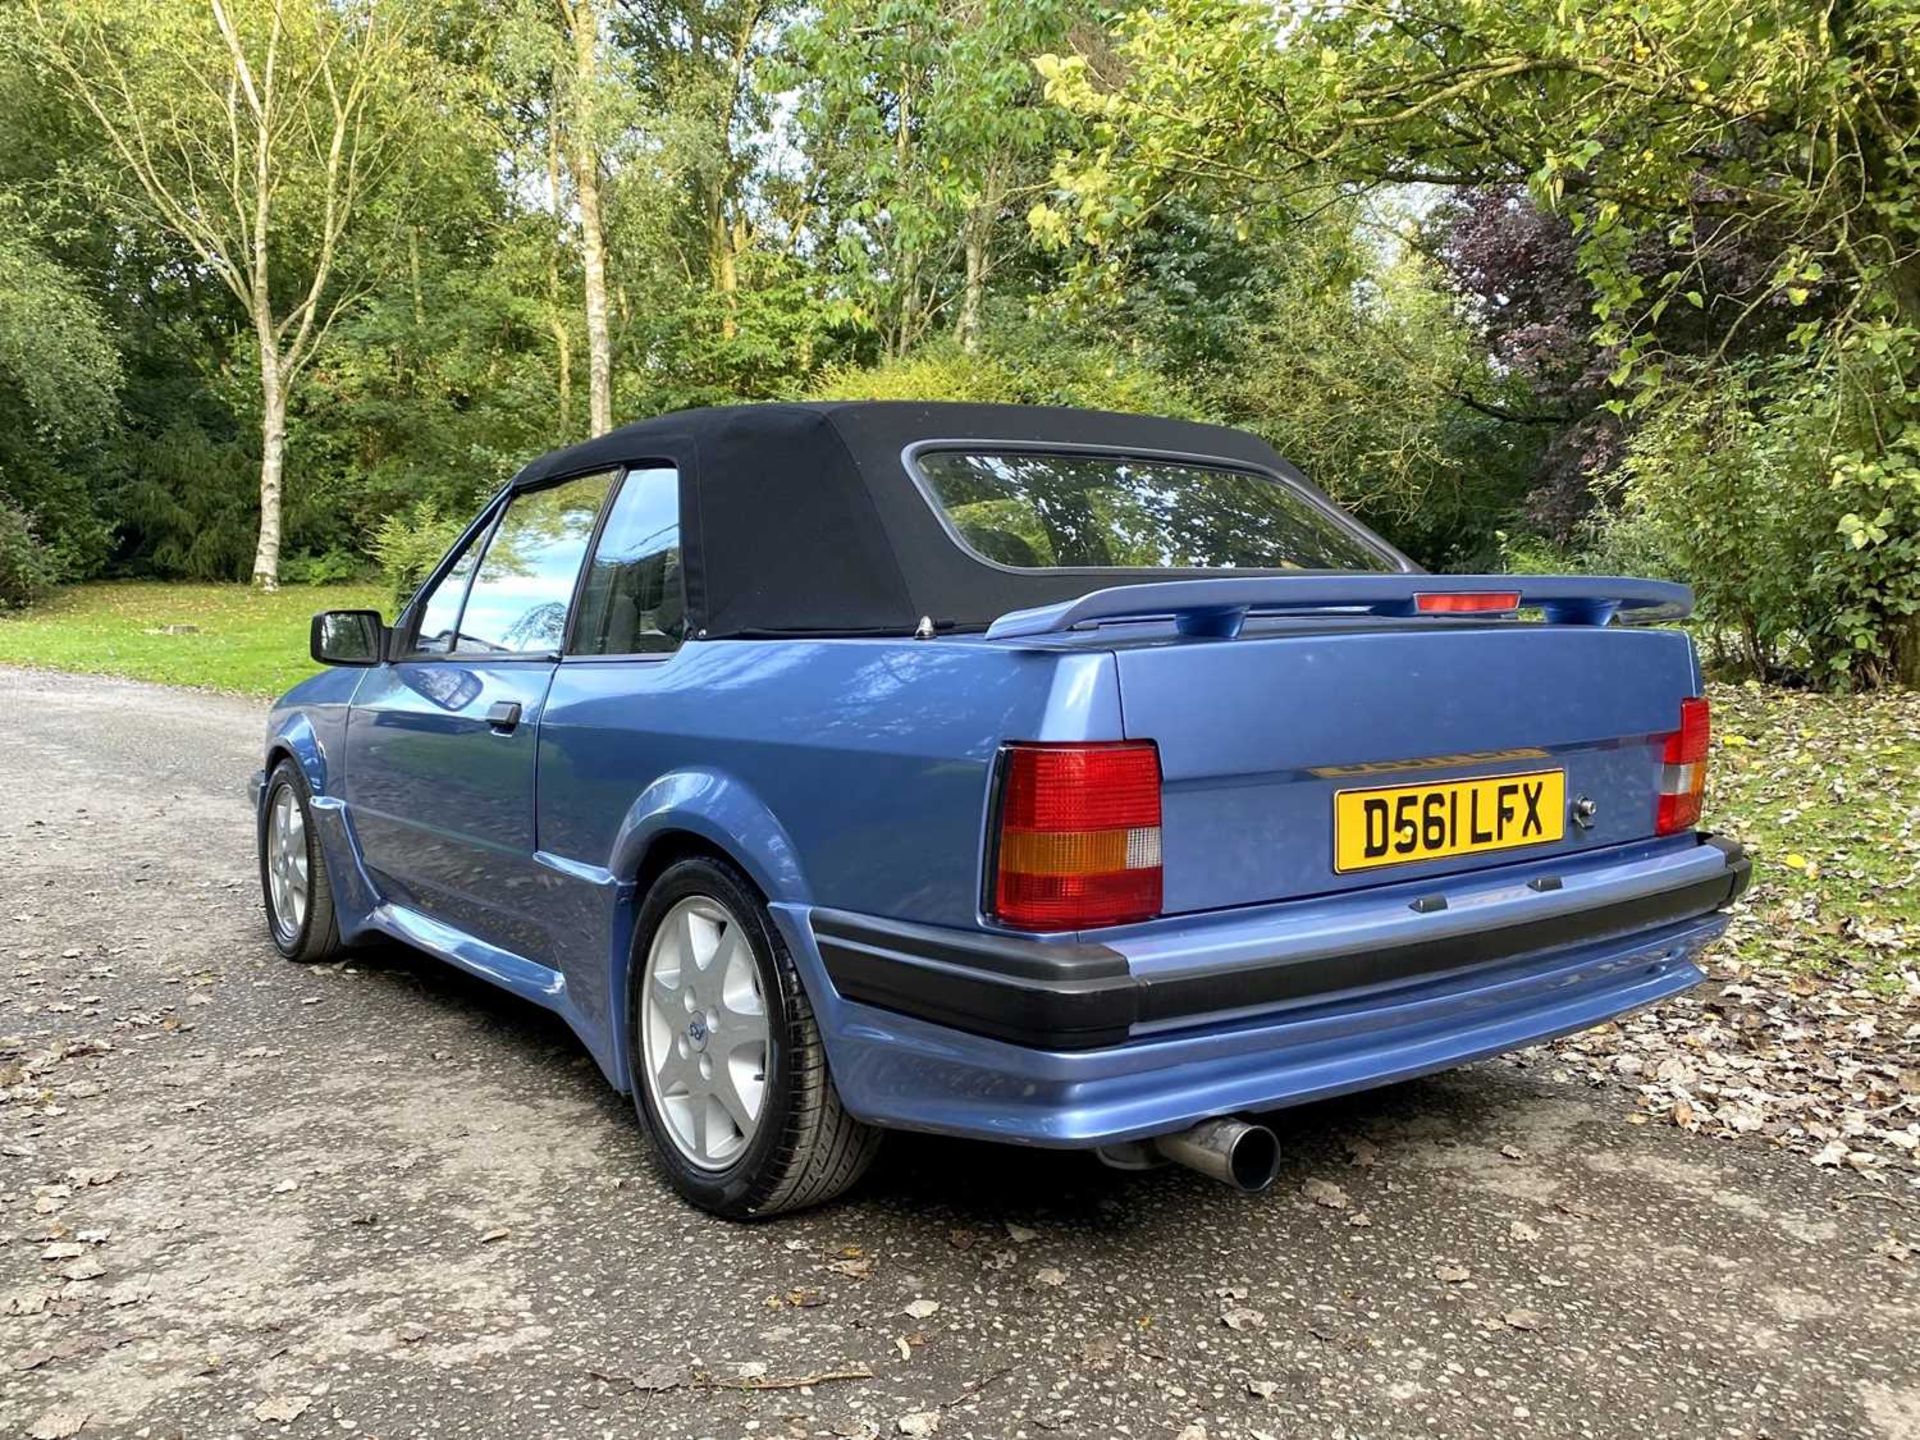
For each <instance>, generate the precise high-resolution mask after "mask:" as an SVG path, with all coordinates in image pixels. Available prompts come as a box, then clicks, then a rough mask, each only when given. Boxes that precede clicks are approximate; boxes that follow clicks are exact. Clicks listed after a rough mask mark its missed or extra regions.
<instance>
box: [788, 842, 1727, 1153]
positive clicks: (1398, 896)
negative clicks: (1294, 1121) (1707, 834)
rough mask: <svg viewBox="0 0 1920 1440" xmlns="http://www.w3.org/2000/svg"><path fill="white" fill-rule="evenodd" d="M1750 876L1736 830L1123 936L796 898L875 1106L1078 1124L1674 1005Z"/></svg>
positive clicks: (859, 1093) (1336, 1084)
mask: <svg viewBox="0 0 1920 1440" xmlns="http://www.w3.org/2000/svg"><path fill="white" fill-rule="evenodd" d="M1749 874H1750V864H1749V862H1748V860H1747V858H1746V856H1745V855H1744V854H1743V853H1742V852H1741V851H1740V849H1739V847H1738V846H1737V845H1733V844H1731V843H1730V842H1726V841H1718V840H1712V839H1707V840H1705V841H1702V842H1700V843H1692V842H1689V841H1674V842H1657V843H1653V844H1649V845H1643V846H1634V847H1623V848H1622V851H1621V852H1617V853H1609V854H1606V855H1599V856H1592V857H1587V858H1586V859H1585V860H1583V861H1582V862H1580V863H1579V864H1577V865H1572V864H1567V863H1565V862H1562V863H1561V864H1559V865H1557V866H1556V865H1545V864H1543V865H1536V866H1531V867H1512V868H1510V869H1508V870H1504V871H1502V872H1498V873H1497V874H1495V875H1491V876H1489V875H1485V874H1483V875H1480V876H1466V877H1457V878H1456V879H1454V880H1450V881H1448V882H1446V883H1445V884H1444V885H1443V886H1441V887H1436V886H1435V885H1434V884H1433V883H1432V882H1428V883H1426V884H1424V885H1421V886H1418V887H1383V889H1382V890H1380V891H1378V892H1371V893H1369V894H1367V895H1363V896H1353V895H1346V896H1337V897H1330V898H1328V899H1326V900H1322V901H1296V902H1292V903H1290V904H1286V905H1275V906H1262V907H1257V908H1255V909H1251V910H1245V911H1230V912H1226V913H1224V914H1222V915H1217V916H1207V917H1187V918H1185V919H1178V918H1176V919H1174V920H1167V921H1159V922H1154V923H1152V924H1150V925H1145V926H1135V927H1130V928H1129V929H1128V930H1125V931H1117V932H1113V934H1112V937H1111V938H1110V939H1107V940H1106V941H1105V942H1104V943H1102V944H1099V945H1087V944H1081V943H1071V942H1069V943H1061V942H1054V941H1040V940H1030V939H1025V938H1021V937H1009V936H994V935H987V934H983V933H981V932H972V931H956V930H946V929H935V928H932V927H925V926H911V925H902V924H898V923H895V922H889V921H880V920H875V919H871V918H869V917H861V916H851V915H846V914H843V913H839V912H832V911H825V910H808V909H805V908H804V907H780V916H779V918H780V921H781V925H782V928H783V930H784V931H786V933H787V938H788V941H789V945H790V946H791V948H792V949H793V951H794V954H795V956H796V959H798V960H799V961H800V963H801V964H802V965H803V967H804V968H805V969H806V970H807V971H808V972H809V973H808V975H807V979H808V981H809V989H810V991H811V992H812V993H813V994H814V996H815V997H816V1000H815V1010H816V1012H817V1013H818V1015H819V1017H820V1019H821V1021H822V1026H823V1030H824V1031H825V1032H826V1038H827V1044H828V1049H829V1054H830V1057H831V1059H832V1062H833V1070H834V1077H835V1081H836V1083H837V1085H838V1087H839V1089H840V1092H841V1096H842V1098H843V1100H845V1102H846V1103H847V1105H848V1107H849V1108H850V1109H852V1110H853V1111H854V1113H855V1114H857V1115H860V1116H861V1117H862V1118H864V1119H867V1120H870V1121H873V1122H875V1123H879V1124H886V1125H893V1126H898V1127H902V1128H910V1129H924V1130H935V1131H941V1132H946V1133H956V1134H966V1135H976V1136H982V1137H986V1138H994V1139H1003V1140H1018V1141H1025V1142H1027V1143H1033V1144H1043V1145H1065V1146H1076V1145H1095V1144H1106V1143H1110V1142H1114V1141H1119V1140H1125V1139H1137V1138H1140V1137H1142V1136H1147V1135H1154V1134H1160V1133H1164V1132H1166V1131H1168V1130H1172V1129H1176V1128H1179V1127H1181V1126H1183V1125H1186V1124H1191V1123H1193V1122H1194V1121H1196V1120H1200V1119H1204V1118H1206V1117H1207V1116H1210V1115H1220V1114H1227V1113H1230V1112H1233V1111H1239V1110H1260V1109H1272V1108H1278V1107H1280V1106H1284V1105H1289V1104H1297V1103H1301V1102H1303V1101H1307V1100H1312V1099H1317V1098H1321V1097H1323V1096H1327V1095H1334V1094H1340V1093H1343V1092H1346V1091H1351V1090H1358V1089H1364V1088H1366V1087H1368V1086H1372V1085H1379V1084H1385V1083H1389V1082H1391V1081H1394V1080H1398V1079H1404V1078H1407V1077H1409V1076H1413V1075H1419V1074H1423V1073H1426V1072H1429V1071H1432V1070H1438V1069H1443V1068H1446V1067H1448V1066H1451V1065H1457V1064H1461V1063H1464V1062H1466V1061H1468V1060H1473V1059H1478V1058H1480V1057H1483V1056H1486V1055H1491V1054H1497V1053H1499V1052H1500V1051H1503V1050H1509V1049H1513V1048H1515V1047H1517V1046H1521V1045H1527V1044H1532V1043H1536V1042H1538V1041H1541V1040H1545V1039H1549V1038H1552V1037H1553V1036H1556V1035H1562V1034H1567V1033H1569V1032H1571V1031H1575V1030H1580V1029H1584V1028H1586V1027H1588V1026H1591V1025H1595V1024H1598V1023H1600V1022H1602V1021H1604V1020H1607V1019H1609V1018H1611V1017H1613V1016H1616V1015H1619V1014H1621V1013H1624V1012H1625V1011H1628V1010H1633V1009H1637V1008H1639V1007H1641V1006H1644V1005H1648V1004H1652V1003H1653V1002H1655V1001H1658V1000H1661V999H1664V998H1666V997H1667V996H1669V995H1673V994H1675V993H1677V992H1679V991H1681V990H1684V989H1686V988H1687V987H1689V986H1691V985H1693V984H1695V983H1697V982H1698V981H1699V980H1700V979H1701V978H1702V976H1701V972H1700V970H1699V968H1698V966H1697V965H1696V964H1695V963H1694V958H1695V956H1696V955H1697V954H1698V953H1699V951H1700V950H1701V948H1702V947H1704V946H1705V945H1706V944H1707V943H1708V941H1710V940H1712V939H1713V938H1714V937H1715V936H1717V935H1718V934H1719V933H1720V931H1721V930H1722V929H1723V928H1724V925H1725V921H1724V919H1723V917H1722V916H1721V915H1720V914H1719V913H1718V912H1719V911H1720V909H1721V908H1722V907H1724V906H1725V905H1726V904H1728V903H1729V902H1730V901H1731V900H1733V899H1734V898H1735V897H1736V896H1737V895H1738V894H1739V893H1740V892H1741V891H1742V890H1743V889H1744V888H1745V886H1746V883H1747V879H1748V876H1749ZM1414 889H1418V890H1419V891H1420V892H1421V893H1420V894H1413V893H1412V891H1413V890H1414ZM1436 896H1439V897H1442V898H1444V899H1445V900H1446V902H1447V903H1446V904H1445V906H1444V907H1443V906H1440V905H1439V904H1437V903H1436V901H1435V897H1436ZM1416 902H1417V903H1416Z"/></svg>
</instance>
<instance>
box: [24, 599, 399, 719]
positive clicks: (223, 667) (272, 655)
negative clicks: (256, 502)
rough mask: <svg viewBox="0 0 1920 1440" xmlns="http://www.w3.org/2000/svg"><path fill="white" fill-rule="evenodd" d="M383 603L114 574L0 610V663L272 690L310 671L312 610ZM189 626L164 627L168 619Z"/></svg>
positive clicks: (246, 691)
mask: <svg viewBox="0 0 1920 1440" xmlns="http://www.w3.org/2000/svg"><path fill="white" fill-rule="evenodd" d="M353 608H371V609H377V610H389V609H390V607H388V606H387V605H386V594H385V591H384V590H383V589H382V588H381V587H380V586H378V585H290V586H288V587H287V588H286V589H284V590H278V591H275V592H274V593H272V594H266V593H264V592H262V591H258V590H255V589H253V588H252V587H251V586H247V585H186V584H175V583H163V582H159V581H142V580H122V581H112V582H108V583H103V584H95V585H75V586H72V587H70V588H68V589H65V590H62V591H60V592H59V593H58V594H56V595H55V596H53V598H51V599H49V600H47V601H46V602H45V603H43V604H40V605H36V606H34V607H33V608H32V609H31V610H26V611H18V612H15V611H8V612H0V663H7V664H14V665H40V666H45V667H46V668H48V669H53V670H84V671H91V672H93V673H95V674H101V675H125V676H128V677H130V678H132V679H135V680H157V681H159V682H161V683H162V684H165V685H192V686H198V687H201V688H204V689H209V690H228V691H233V692H235V693H237V694H242V695H278V694H279V693H280V692H281V691H283V690H285V689H286V688H287V687H288V686H290V685H292V684H293V683H294V682H295V681H297V680H300V679H302V678H304V677H306V676H308V675H311V674H312V673H313V672H314V670H315V668H316V667H315V665H314V663H313V661H312V660H311V659H309V658H308V656H307V625H308V622H309V621H310V620H311V619H312V618H313V612H314V611H316V610H341V609H353ZM186 625H191V626H193V627H195V628H194V630H193V631H192V632H190V633H175V634H168V633H167V632H166V628H165V627H167V626H186Z"/></svg>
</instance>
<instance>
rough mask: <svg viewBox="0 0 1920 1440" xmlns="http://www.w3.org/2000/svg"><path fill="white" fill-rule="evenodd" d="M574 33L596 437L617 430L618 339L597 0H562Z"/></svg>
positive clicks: (578, 180) (576, 170) (578, 186)
mask: <svg viewBox="0 0 1920 1440" xmlns="http://www.w3.org/2000/svg"><path fill="white" fill-rule="evenodd" d="M560 5H561V12H562V13H563V14H564V15H565V16H566V19H567V24H568V28H569V29H571V30H572V32H573V82H574V93H573V127H572V129H573V135H572V139H573V144H572V146H571V147H570V148H571V152H572V165H573V193H574V199H575V200H576V201H577V202H578V204H579V207H580V261H581V270H582V272H583V277H584V280H585V286H586V300H587V410H588V424H589V426H590V427H591V432H592V433H593V434H595V435H604V434H606V433H607V431H609V430H611V429H612V428H613V340H612V337H611V335H610V333H609V330H608V326H607V248H606V232H605V231H604V230H603V229H602V227H601V223H600V140H599V136H598V135H597V134H596V133H595V131H594V113H593V112H594V104H593V94H594V86H595V84H596V82H597V79H598V72H599V45H600V17H599V14H598V12H597V11H596V10H595V9H594V0H560Z"/></svg>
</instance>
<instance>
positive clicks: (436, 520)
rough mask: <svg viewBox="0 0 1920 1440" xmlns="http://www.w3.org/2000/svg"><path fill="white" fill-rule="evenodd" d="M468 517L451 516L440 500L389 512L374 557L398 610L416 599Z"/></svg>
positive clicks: (376, 535) (375, 534)
mask: <svg viewBox="0 0 1920 1440" xmlns="http://www.w3.org/2000/svg"><path fill="white" fill-rule="evenodd" d="M467 518H468V517H466V516H460V515H448V514H446V513H445V512H444V511H442V510H441V508H440V505H439V503H438V502H437V501H433V500H416V501H415V502H414V503H413V504H412V506H410V507H409V508H408V509H407V510H405V511H402V512H399V513H396V514H393V515H389V516H388V517H387V518H386V519H385V520H382V521H381V522H380V527H379V528H378V529H377V530H375V531H374V532H373V557H374V559H375V561H376V562H377V563H378V564H379V566H380V577H381V579H383V580H384V581H386V583H387V588H388V590H389V591H390V592H391V594H392V596H393V604H394V608H395V609H396V610H398V609H399V608H400V607H401V606H404V605H405V604H406V602H407V601H408V600H410V599H412V598H413V592H414V591H416V590H418V589H419V588H420V584H421V582H422V581H424V580H425V579H426V578H427V576H428V574H429V573H431V571H432V570H433V567H434V566H435V565H437V564H439V563H440V557H441V556H443V555H445V554H446V553H447V551H448V550H450V549H452V548H453V542H454V541H455V540H458V539H459V538H460V532H461V531H462V530H465V529H466V528H467Z"/></svg>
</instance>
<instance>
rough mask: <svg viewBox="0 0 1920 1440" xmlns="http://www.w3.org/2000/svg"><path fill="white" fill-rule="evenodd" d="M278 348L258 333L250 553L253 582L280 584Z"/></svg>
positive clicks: (282, 403)
mask: <svg viewBox="0 0 1920 1440" xmlns="http://www.w3.org/2000/svg"><path fill="white" fill-rule="evenodd" d="M280 370H281V367H280V353H279V347H278V346H276V345H275V344H274V343H273V336H272V334H271V332H270V331H269V330H267V328H266V327H264V326H262V327H261V333H260V543H259V545H258V546H257V547H256V548H255V549H254V552H253V583H254V584H255V585H258V586H259V587H260V588H261V589H262V590H277V589H278V588H279V587H280V497H281V493H282V483H281V482H282V477H283V475H284V473H285V469H286V458H287V389H286V384H285V377H284V376H282V374H281V373H280Z"/></svg>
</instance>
